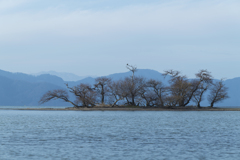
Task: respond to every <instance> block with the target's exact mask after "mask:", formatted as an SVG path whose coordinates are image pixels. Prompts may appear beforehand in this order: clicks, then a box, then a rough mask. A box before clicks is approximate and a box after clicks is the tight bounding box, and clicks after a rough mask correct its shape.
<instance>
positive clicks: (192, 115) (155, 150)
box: [0, 110, 240, 160]
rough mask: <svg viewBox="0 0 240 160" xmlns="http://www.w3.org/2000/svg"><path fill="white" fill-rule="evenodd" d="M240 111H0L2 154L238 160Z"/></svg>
mask: <svg viewBox="0 0 240 160" xmlns="http://www.w3.org/2000/svg"><path fill="white" fill-rule="evenodd" d="M239 124H240V112H217V111H216V112H203V111H202V112H173V111H172V112H168V111H162V112H159V111H158V112H154V111H128V112H127V111H11V110H1V111H0V131H1V132H0V156H1V157H0V159H18V160H19V159H238V157H239V156H240V138H239V134H240V125H239Z"/></svg>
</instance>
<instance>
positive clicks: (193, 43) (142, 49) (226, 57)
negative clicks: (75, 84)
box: [0, 0, 240, 78]
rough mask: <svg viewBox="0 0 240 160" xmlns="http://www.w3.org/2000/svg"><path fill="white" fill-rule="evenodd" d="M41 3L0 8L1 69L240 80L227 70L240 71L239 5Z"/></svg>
mask: <svg viewBox="0 0 240 160" xmlns="http://www.w3.org/2000/svg"><path fill="white" fill-rule="evenodd" d="M36 1H37V2H38V3H41V2H42V3H44V4H45V3H46V2H47V1H46V0H42V1H40V0H36ZM36 1H33V0H29V1H27V0H25V1H24V0H20V1H19V0H16V1H13V0H12V1H9V2H8V1H3V0H2V1H1V0H0V6H2V8H1V9H0V23H1V25H0V42H1V43H0V67H1V69H5V70H10V71H19V72H32V73H33V72H40V71H43V70H55V71H65V72H74V73H76V74H80V75H89V74H95V75H104V74H105V75H106V74H110V73H114V72H119V71H126V69H125V67H124V65H125V64H126V63H130V64H134V65H137V66H138V67H139V68H151V69H155V70H158V71H163V70H165V69H179V70H182V71H183V72H184V73H186V74H188V75H189V74H190V76H194V73H195V72H196V71H198V70H199V69H205V68H207V69H209V70H210V71H212V72H213V73H218V72H220V71H219V70H224V69H225V68H226V69H225V70H226V72H225V73H218V74H219V75H217V76H219V77H220V78H221V76H222V74H223V75H224V76H227V77H228V78H229V77H234V76H235V73H233V72H231V73H230V72H228V71H227V70H231V68H228V67H227V66H234V65H235V68H237V67H238V68H239V67H240V65H239V62H238V59H239V58H240V55H239V51H240V48H239V42H240V38H239V37H240V32H239V28H240V10H239V8H240V1H236V0H235V1H234V0H228V1H225V0H201V1H198V0H183V1H177V0H173V1H170V0H168V1H167V2H166V1H165V3H148V4H146V3H144V5H143V4H140V3H139V4H131V5H121V6H120V7H115V8H110V9H104V8H101V7H100V9H99V8H98V9H94V8H93V9H89V7H88V8H84V7H82V8H80V7H74V9H72V8H71V7H70V8H71V9H69V7H67V6H65V5H63V4H62V3H61V2H62V1H61V2H59V3H57V1H54V5H48V3H46V5H44V7H43V6H41V5H40V6H39V5H37V4H36V3H35V2H36ZM10 2H11V3H10ZM105 2H107V1H105ZM64 3H67V2H66V1H65V2H64ZM1 4H2V5H1ZM26 6H27V7H26ZM36 6H38V7H37V9H35V8H34V7H36ZM224 62H226V64H225V65H222V63H224ZM227 63H228V65H227ZM16 64H17V67H16V66H15V65H16ZM213 64H214V65H213ZM29 66H31V67H29ZM86 66H87V67H86ZM99 66H101V67H99ZM109 66H111V67H109ZM85 68H88V69H87V70H86V69H85ZM79 69H82V70H81V73H80V71H79Z"/></svg>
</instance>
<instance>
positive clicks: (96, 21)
mask: <svg viewBox="0 0 240 160" xmlns="http://www.w3.org/2000/svg"><path fill="white" fill-rule="evenodd" d="M24 2H26V1H19V2H17V1H14V0H11V1H9V2H8V1H0V4H1V3H2V4H3V6H5V7H3V8H8V7H14V6H16V5H19V4H22V3H24ZM0 6H1V5H0ZM239 8H240V2H236V1H235V2H234V3H233V2H231V1H228V2H227V1H215V3H213V1H211V2H209V1H201V2H192V3H178V2H177V1H174V2H171V3H163V4H158V5H156V4H154V5H152V4H149V5H132V6H125V7H122V8H118V9H115V10H98V11H96V10H79V9H78V10H73V11H69V10H65V9H64V8H62V7H55V8H43V9H42V10H38V11H35V12H34V11H19V12H14V13H8V14H1V13H0V22H1V23H2V24H3V25H1V26H0V36H1V38H0V40H1V41H2V40H6V38H7V39H9V40H10V41H11V40H13V39H21V38H23V39H24V37H25V38H26V37H29V36H30V37H31V36H43V35H45V34H46V35H48V36H49V35H52V36H56V35H57V36H63V37H64V36H67V37H71V36H73V37H76V36H77V37H82V36H83V37H87V36H108V35H109V34H110V35H112V34H115V35H118V34H120V35H121V34H126V35H127V34H130V35H131V34H139V33H141V34H142V33H154V34H159V35H165V36H167V35H171V36H172V35H175V36H176V35H197V36H201V35H203V34H214V33H217V34H225V32H234V31H237V30H238V28H239V27H240V10H239ZM229 30H231V31H229ZM15 36H16V37H15Z"/></svg>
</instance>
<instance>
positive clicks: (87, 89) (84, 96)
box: [67, 84, 97, 107]
mask: <svg viewBox="0 0 240 160" xmlns="http://www.w3.org/2000/svg"><path fill="white" fill-rule="evenodd" d="M67 88H68V89H69V91H70V92H71V93H73V94H74V95H75V96H76V103H80V104H81V105H82V106H83V107H89V106H91V107H93V106H95V105H96V101H97V98H96V92H95V91H94V89H93V88H91V86H90V85H89V84H80V85H78V86H74V87H69V86H68V85H67Z"/></svg>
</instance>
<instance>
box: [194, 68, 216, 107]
mask: <svg viewBox="0 0 240 160" xmlns="http://www.w3.org/2000/svg"><path fill="white" fill-rule="evenodd" d="M196 78H198V79H199V80H198V90H197V91H196V92H195V93H194V95H193V97H194V99H193V101H194V102H196V103H197V107H198V108H200V107H201V105H200V103H201V101H202V100H203V94H204V93H205V92H206V91H207V89H208V88H209V87H210V86H211V84H212V79H213V77H212V75H211V73H210V72H209V71H207V70H200V71H199V72H198V73H197V74H196Z"/></svg>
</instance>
